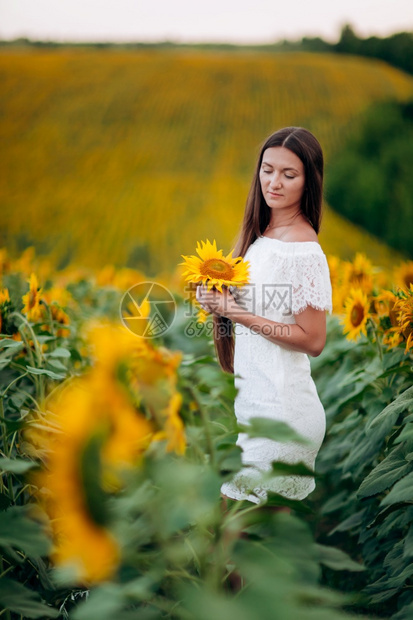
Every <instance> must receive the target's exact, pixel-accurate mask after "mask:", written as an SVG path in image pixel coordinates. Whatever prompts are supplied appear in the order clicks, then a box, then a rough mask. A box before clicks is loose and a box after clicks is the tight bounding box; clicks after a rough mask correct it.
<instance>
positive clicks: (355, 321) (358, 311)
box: [350, 304, 364, 327]
mask: <svg viewBox="0 0 413 620" xmlns="http://www.w3.org/2000/svg"><path fill="white" fill-rule="evenodd" d="M363 319H364V308H363V306H362V305H361V304H354V306H353V307H352V309H351V315H350V320H351V324H352V325H354V327H358V326H359V325H360V324H361V323H362V321H363Z"/></svg>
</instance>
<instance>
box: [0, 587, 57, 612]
mask: <svg viewBox="0 0 413 620" xmlns="http://www.w3.org/2000/svg"><path fill="white" fill-rule="evenodd" d="M0 605H1V606H2V607H4V608H5V609H9V610H10V611H14V612H15V613H17V614H21V615H22V616H24V617H25V618H58V617H59V615H60V614H59V612H58V610H57V609H53V608H52V607H48V606H47V605H45V604H44V603H43V602H42V600H41V598H40V596H39V595H38V594H37V592H34V591H33V590H29V589H28V588H25V587H24V586H23V585H22V584H21V583H18V582H17V581H13V580H12V579H9V578H8V577H2V579H1V580H0Z"/></svg>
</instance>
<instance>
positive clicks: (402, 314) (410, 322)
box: [394, 283, 413, 353]
mask: <svg viewBox="0 0 413 620" xmlns="http://www.w3.org/2000/svg"><path fill="white" fill-rule="evenodd" d="M399 295H400V297H399V299H397V301H396V302H395V304H394V310H395V311H397V312H398V320H399V328H398V333H399V335H400V336H401V337H403V339H404V340H405V342H406V349H405V353H407V352H408V351H409V350H410V348H411V347H413V284H412V283H410V286H409V288H408V289H407V290H404V291H401V292H400V293H399Z"/></svg>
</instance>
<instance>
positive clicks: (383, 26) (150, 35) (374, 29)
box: [0, 0, 413, 43]
mask: <svg viewBox="0 0 413 620" xmlns="http://www.w3.org/2000/svg"><path fill="white" fill-rule="evenodd" d="M346 22H349V23H351V24H352V25H353V26H354V28H355V30H356V32H357V33H358V34H359V35H362V36H368V35H372V34H376V35H378V36H385V35H388V34H392V33H394V32H400V31H405V30H408V31H413V0H341V1H340V0H339V1H337V0H0V38H2V39H13V38H16V37H20V36H22V37H28V38H32V39H52V40H66V41H75V40H77V41H79V40H83V41H160V40H165V39H169V40H172V41H177V42H178V41H182V42H185V41H186V42H193V41H228V42H240V43H241V42H246V43H248V42H249V43H255V42H257V43H266V42H272V41H275V40H278V39H281V38H289V39H294V38H299V37H301V36H303V35H309V36H315V35H320V36H322V37H324V38H326V39H329V40H330V41H335V40H336V39H337V38H338V34H339V31H340V28H341V26H342V25H343V24H344V23H346Z"/></svg>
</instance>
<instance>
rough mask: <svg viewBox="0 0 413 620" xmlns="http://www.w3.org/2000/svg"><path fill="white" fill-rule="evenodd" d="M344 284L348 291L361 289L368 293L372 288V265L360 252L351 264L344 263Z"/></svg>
mask: <svg viewBox="0 0 413 620" xmlns="http://www.w3.org/2000/svg"><path fill="white" fill-rule="evenodd" d="M343 268H344V282H343V284H344V285H345V286H347V288H348V289H351V288H354V289H361V290H362V291H364V292H365V293H370V292H371V290H372V288H373V271H374V269H373V265H372V263H371V261H369V259H368V258H367V256H366V255H365V254H363V253H362V252H357V253H356V256H355V257H354V260H353V262H351V263H350V262H345V263H344V265H343Z"/></svg>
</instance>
